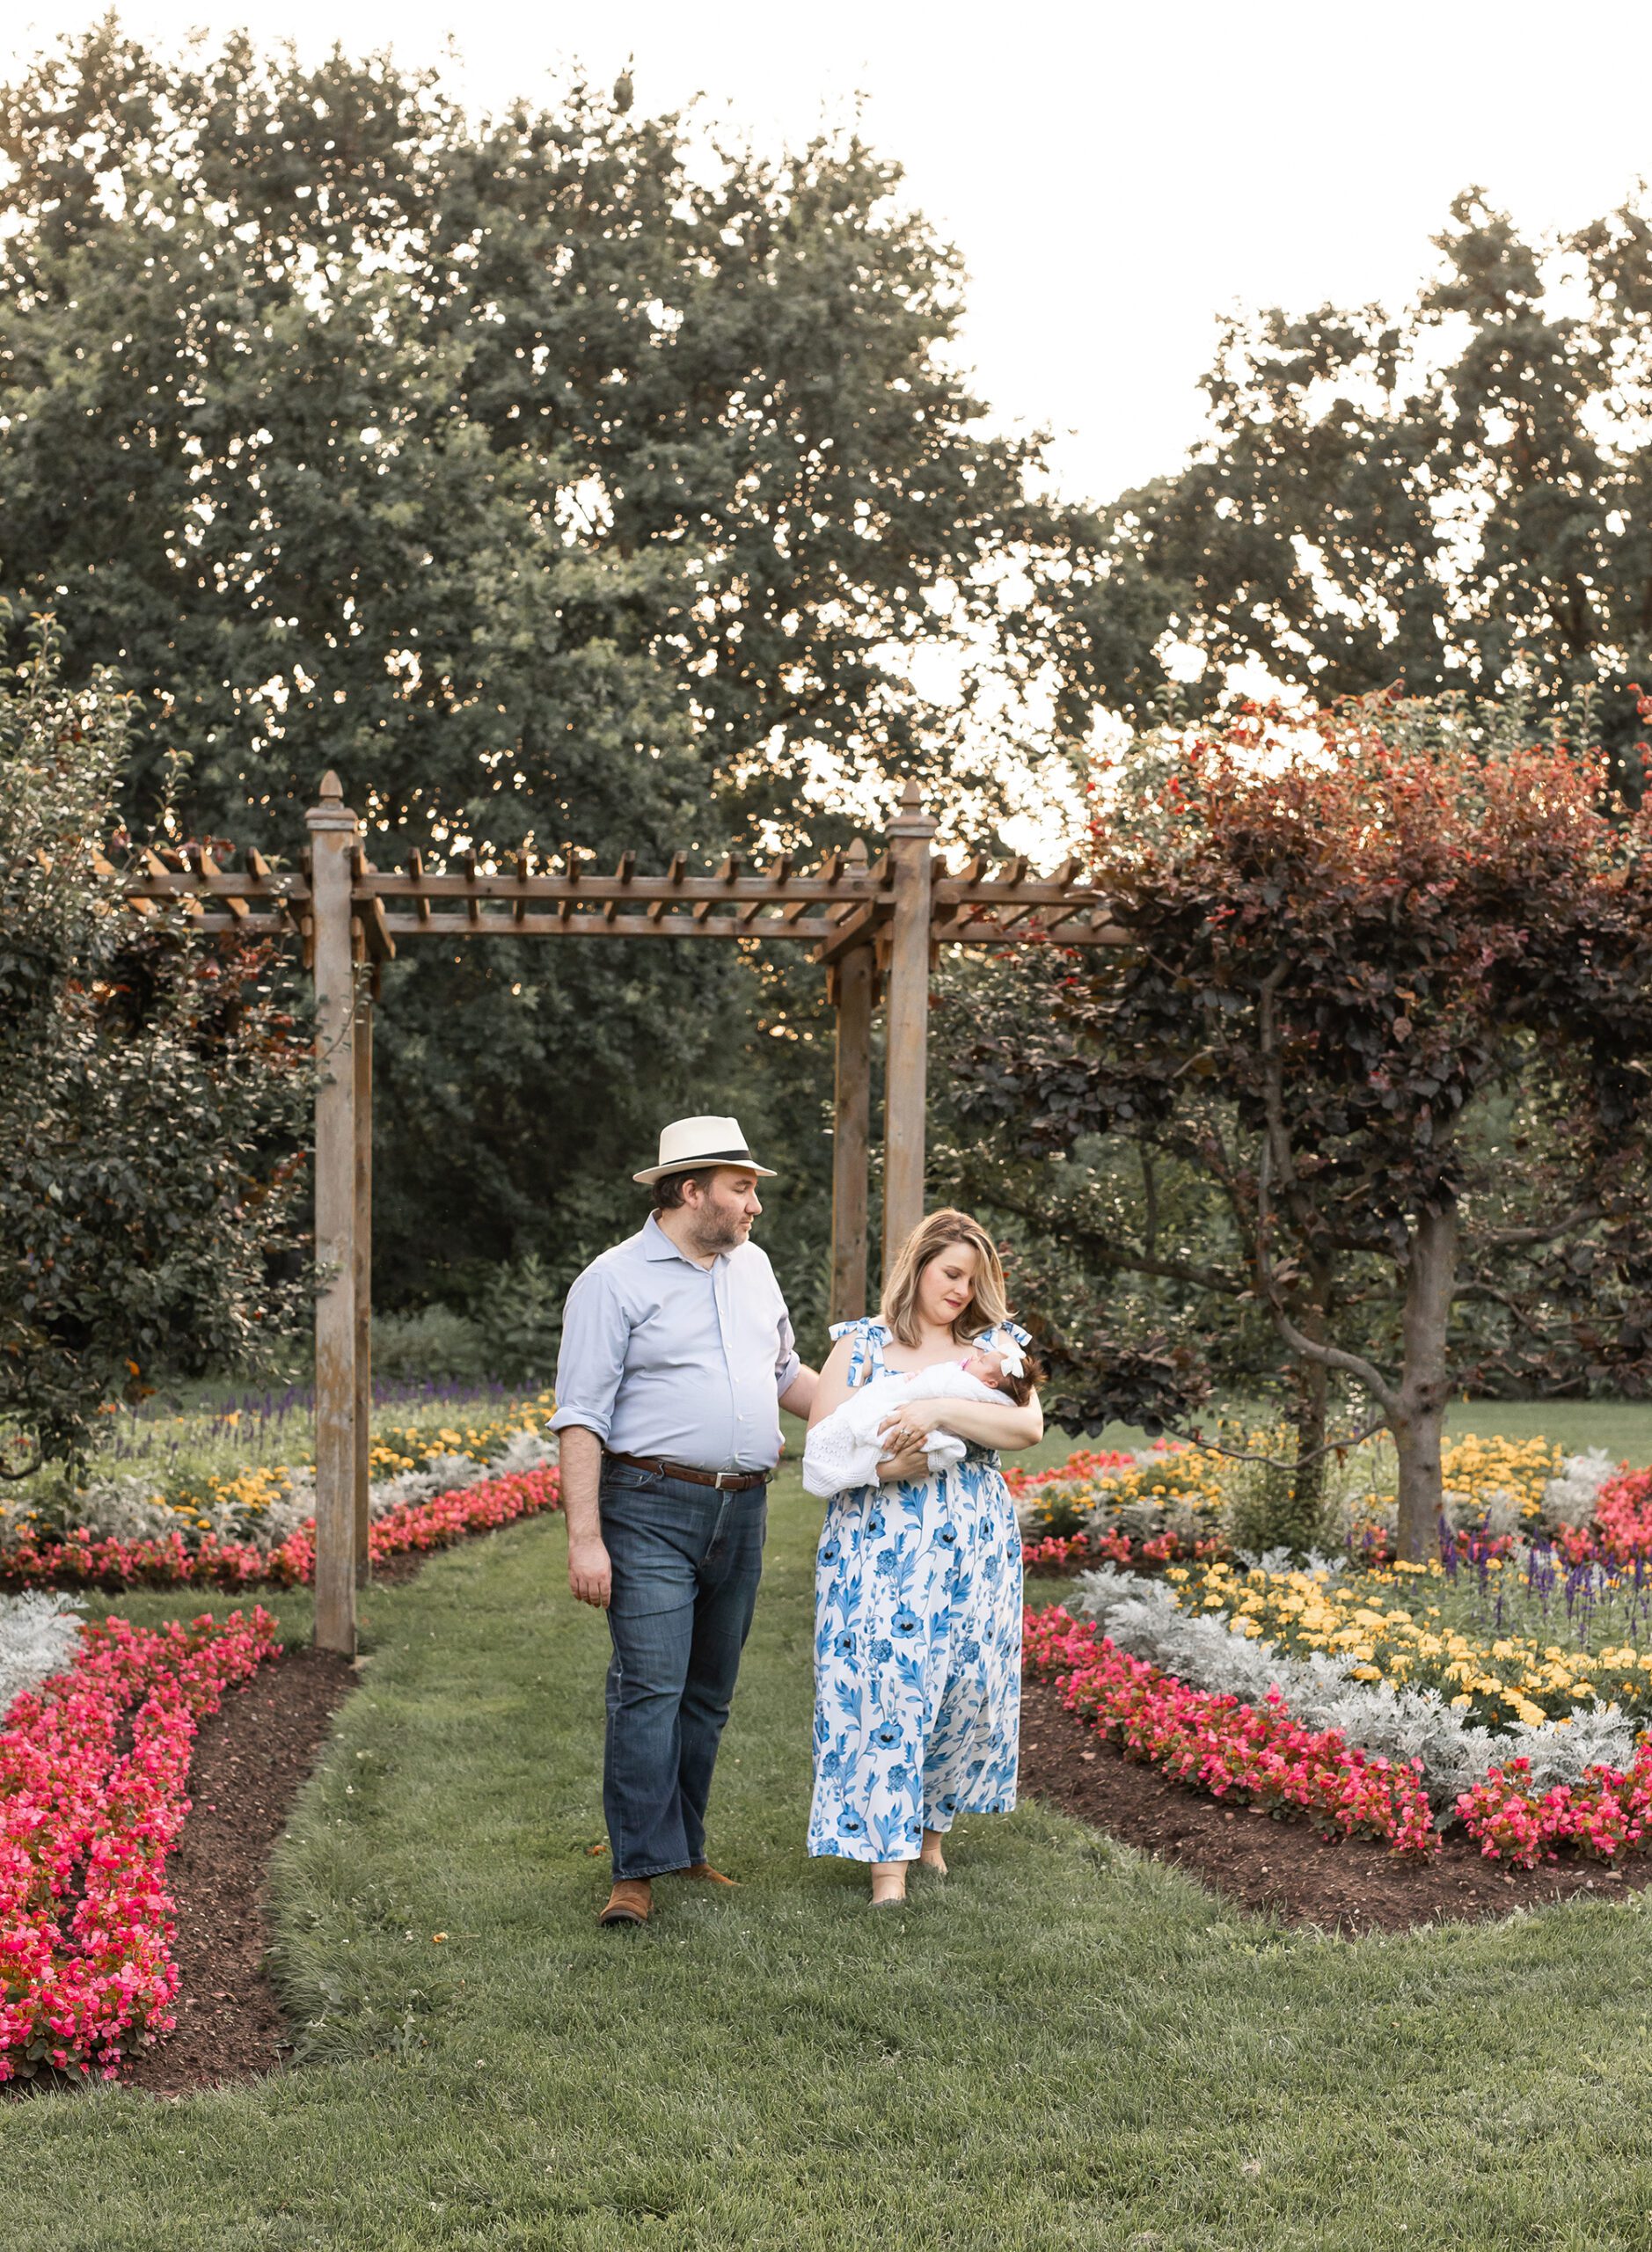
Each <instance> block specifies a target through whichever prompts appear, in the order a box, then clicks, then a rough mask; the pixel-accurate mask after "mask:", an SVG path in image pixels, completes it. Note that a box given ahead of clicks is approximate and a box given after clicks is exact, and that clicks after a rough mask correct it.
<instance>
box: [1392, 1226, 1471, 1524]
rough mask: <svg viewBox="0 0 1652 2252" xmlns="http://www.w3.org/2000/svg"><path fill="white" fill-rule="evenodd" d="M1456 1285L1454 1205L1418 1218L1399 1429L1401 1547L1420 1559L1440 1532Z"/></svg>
mask: <svg viewBox="0 0 1652 2252" xmlns="http://www.w3.org/2000/svg"><path fill="white" fill-rule="evenodd" d="M1456 1288H1457V1208H1456V1206H1455V1205H1454V1204H1450V1203H1448V1204H1446V1205H1445V1206H1444V1209H1443V1210H1440V1211H1437V1212H1424V1213H1422V1215H1421V1216H1420V1217H1419V1218H1418V1221H1417V1225H1416V1229H1415V1232H1414V1234H1413V1237H1412V1240H1411V1260H1410V1264H1409V1267H1408V1269H1407V1275H1406V1309H1405V1320H1404V1326H1403V1335H1404V1341H1405V1359H1404V1365H1403V1371H1402V1373H1401V1377H1400V1413H1399V1414H1398V1415H1397V1416H1396V1417H1395V1418H1394V1422H1393V1433H1394V1445H1395V1448H1396V1450H1397V1451H1398V1454H1399V1457H1400V1527H1399V1533H1398V1539H1397V1545H1398V1548H1399V1553H1400V1555H1401V1556H1403V1557H1406V1558H1407V1559H1408V1560H1409V1561H1412V1562H1414V1563H1421V1562H1422V1561H1424V1560H1425V1559H1426V1558H1428V1557H1429V1556H1431V1555H1432V1554H1434V1553H1435V1551H1436V1546H1437V1544H1438V1541H1439V1537H1440V1513H1441V1510H1442V1509H1443V1507H1444V1482H1443V1480H1442V1476H1441V1468H1440V1446H1441V1440H1442V1438H1443V1437H1444V1429H1445V1408H1446V1402H1447V1400H1449V1398H1450V1397H1451V1378H1450V1372H1449V1371H1448V1368H1447V1365H1446V1357H1445V1351H1446V1330H1447V1326H1448V1324H1449V1323H1450V1320H1451V1301H1452V1298H1453V1297H1454V1295H1455V1292H1456Z"/></svg>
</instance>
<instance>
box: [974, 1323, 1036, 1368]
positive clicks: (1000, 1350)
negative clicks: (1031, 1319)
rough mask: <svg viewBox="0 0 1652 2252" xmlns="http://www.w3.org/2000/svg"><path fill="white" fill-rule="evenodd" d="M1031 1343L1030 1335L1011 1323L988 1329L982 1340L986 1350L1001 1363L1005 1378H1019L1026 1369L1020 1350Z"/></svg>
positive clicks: (999, 1324)
mask: <svg viewBox="0 0 1652 2252" xmlns="http://www.w3.org/2000/svg"><path fill="white" fill-rule="evenodd" d="M982 1342H983V1344H984V1345H985V1346H986V1348H987V1349H988V1350H989V1351H990V1352H994V1353H996V1354H997V1355H998V1358H999V1359H1000V1360H1001V1361H1002V1362H1003V1364H1004V1369H1005V1375H1007V1376H1020V1373H1021V1371H1023V1370H1024V1369H1025V1368H1026V1366H1027V1362H1026V1360H1025V1358H1024V1357H1023V1355H1022V1348H1023V1347H1024V1346H1027V1345H1030V1344H1031V1343H1032V1342H1033V1340H1032V1335H1031V1333H1030V1332H1029V1331H1027V1330H1025V1329H1021V1328H1018V1327H1017V1326H1016V1324H1015V1323H1014V1322H1012V1321H1000V1322H999V1323H998V1325H997V1326H996V1327H994V1328H991V1329H989V1330H988V1332H987V1334H986V1335H985V1337H984V1338H983V1340H982Z"/></svg>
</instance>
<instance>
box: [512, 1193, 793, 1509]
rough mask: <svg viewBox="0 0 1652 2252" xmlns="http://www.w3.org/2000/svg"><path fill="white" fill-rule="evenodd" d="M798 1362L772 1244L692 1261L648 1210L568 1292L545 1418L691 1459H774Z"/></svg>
mask: <svg viewBox="0 0 1652 2252" xmlns="http://www.w3.org/2000/svg"><path fill="white" fill-rule="evenodd" d="M799 1366H800V1363H799V1360H798V1356H797V1349H796V1346H795V1343H794V1342H793V1336H792V1324H791V1320H790V1319H789V1317H788V1316H787V1313H786V1300H785V1299H784V1298H782V1297H781V1296H780V1286H779V1284H778V1283H777V1282H776V1281H775V1279H774V1269H772V1268H771V1266H770V1264H769V1259H768V1254H767V1253H766V1252H763V1251H759V1250H758V1248H757V1245H756V1244H755V1243H743V1244H742V1245H741V1246H740V1247H739V1249H738V1250H735V1251H725V1252H722V1253H720V1254H719V1256H718V1257H717V1258H715V1259H714V1260H713V1261H712V1263H711V1265H710V1266H709V1267H700V1266H697V1265H696V1264H695V1262H694V1261H693V1260H691V1259H689V1258H685V1257H684V1255H683V1253H682V1252H680V1251H679V1250H678V1249H677V1247H676V1244H674V1243H673V1242H672V1240H671V1239H670V1237H669V1235H667V1233H666V1232H665V1230H664V1229H663V1228H662V1226H661V1225H660V1224H659V1222H658V1221H657V1220H655V1219H654V1217H652V1216H651V1217H649V1219H648V1220H647V1223H646V1225H644V1226H643V1227H642V1229H641V1230H640V1232H639V1233H637V1234H636V1235H633V1236H628V1237H627V1238H626V1239H625V1242H624V1243H617V1244H616V1245H615V1246H614V1247H613V1249H612V1250H611V1251H605V1252H603V1254H602V1256H601V1258H600V1259H594V1260H592V1261H591V1263H590V1265H589V1266H588V1268H587V1269H585V1272H584V1273H583V1274H582V1275H581V1276H579V1277H578V1278H577V1279H576V1281H575V1283H574V1287H573V1289H572V1290H571V1291H569V1292H568V1298H567V1306H566V1307H565V1308H564V1310H563V1315H562V1349H561V1352H560V1353H559V1356H558V1359H557V1412H556V1414H555V1415H553V1416H552V1419H551V1429H552V1430H553V1431H560V1430H566V1429H567V1427H568V1425H569V1424H570V1423H577V1424H581V1425H582V1426H583V1428H584V1429H586V1430H588V1431H595V1432H596V1436H597V1437H598V1438H599V1439H601V1440H602V1442H603V1444H604V1445H605V1446H607V1447H609V1448H610V1449H611V1450H612V1451H614V1452H615V1453H616V1454H645V1455H658V1456H661V1457H662V1458H663V1459H665V1460H666V1461H668V1462H681V1463H685V1464H687V1465H688V1466H689V1467H691V1469H695V1470H772V1469H773V1467H774V1466H775V1464H776V1463H777V1462H778V1460H779V1459H780V1417H779V1412H778V1404H777V1403H778V1400H779V1397H780V1394H781V1393H784V1392H789V1391H790V1390H791V1388H792V1380H793V1378H794V1377H795V1376H796V1374H797V1372H798V1369H799Z"/></svg>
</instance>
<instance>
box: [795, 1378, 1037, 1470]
mask: <svg viewBox="0 0 1652 2252" xmlns="http://www.w3.org/2000/svg"><path fill="white" fill-rule="evenodd" d="M908 1400H985V1401H987V1402H988V1403H989V1404H990V1405H993V1406H996V1407H999V1408H1001V1407H1003V1405H1004V1394H1003V1393H1001V1392H995V1391H994V1390H993V1389H992V1387H991V1386H990V1385H987V1384H983V1383H982V1381H981V1379H980V1378H979V1377H974V1376H969V1375H968V1374H967V1373H966V1372H965V1371H963V1370H962V1369H961V1368H960V1367H959V1365H958V1364H957V1362H956V1361H940V1362H939V1363H937V1364H936V1365H935V1366H934V1367H933V1368H928V1369H915V1370H913V1371H912V1372H911V1373H910V1375H905V1376H903V1375H900V1374H898V1373H896V1372H895V1371H894V1370H891V1371H888V1373H887V1374H886V1375H883V1376H874V1378H872V1380H871V1381H870V1383H867V1384H863V1385H861V1386H859V1389H858V1390H856V1391H854V1392H852V1393H850V1395H849V1397H848V1399H847V1400H844V1404H843V1406H842V1407H841V1408H833V1410H832V1412H831V1414H830V1415H824V1416H822V1418H821V1420H820V1422H818V1423H816V1424H815V1428H814V1429H813V1430H812V1431H811V1432H810V1433H809V1435H808V1444H806V1445H805V1447H804V1449H803V1483H804V1484H805V1486H807V1487H808V1490H809V1492H810V1493H811V1494H816V1495H819V1497H820V1498H821V1500H822V1501H823V1502H829V1501H830V1499H831V1498H832V1496H833V1495H834V1494H848V1493H852V1492H853V1490H854V1489H855V1488H856V1487H857V1486H875V1485H876V1484H877V1482H878V1464H879V1462H880V1461H881V1459H882V1458H883V1457H884V1456H885V1455H886V1454H888V1451H889V1449H888V1442H887V1441H885V1440H882V1439H881V1438H880V1437H878V1429H879V1426H880V1425H881V1424H883V1423H887V1422H888V1420H889V1418H890V1416H891V1415H895V1413H896V1411H897V1410H898V1409H899V1408H902V1407H903V1406H904V1405H905V1403H906V1402H907V1401H908ZM926 1451H927V1454H928V1457H929V1466H930V1470H931V1472H932V1473H933V1472H936V1471H939V1470H944V1469H945V1468H946V1466H947V1464H948V1463H949V1462H961V1461H962V1460H963V1458H964V1451H965V1450H964V1443H963V1441H962V1440H961V1438H959V1437H956V1436H955V1435H954V1433H953V1432H951V1431H931V1432H930V1433H929V1435H928V1444H927V1448H926Z"/></svg>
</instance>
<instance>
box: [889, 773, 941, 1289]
mask: <svg viewBox="0 0 1652 2252" xmlns="http://www.w3.org/2000/svg"><path fill="white" fill-rule="evenodd" d="M934 834H935V823H933V822H932V820H931V819H930V817H929V815H927V814H926V813H925V811H924V801H923V799H922V797H921V796H920V794H919V792H918V787H917V783H916V782H909V783H908V784H907V786H906V788H905V789H904V791H903V793H902V795H901V810H900V811H899V813H897V814H896V815H895V819H894V820H893V821H892V822H891V823H889V861H890V866H891V870H892V874H893V878H894V899H893V907H894V918H893V922H892V925H891V931H890V940H889V969H888V1004H887V1008H886V1013H885V1018H884V1024H885V1028H886V1034H887V1053H886V1055H885V1057H884V1066H883V1088H884V1092H883V1147H884V1156H883V1272H884V1275H885V1276H888V1273H889V1271H890V1269H891V1268H892V1267H893V1265H894V1263H895V1254H896V1253H897V1252H898V1251H899V1250H900V1247H901V1246H902V1245H903V1243H904V1242H905V1240H906V1239H907V1237H908V1236H909V1235H910V1233H911V1232H912V1230H913V1229H914V1228H915V1227H916V1226H917V1224H918V1222H919V1221H920V1220H921V1219H922V1218H923V1217H924V1151H925V1105H926V1102H927V1100H928V1092H929V955H930V932H929V925H930V912H931V904H932V888H933V873H932V865H931V858H930V849H929V840H930V838H931V837H932V836H933V835H934Z"/></svg>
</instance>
